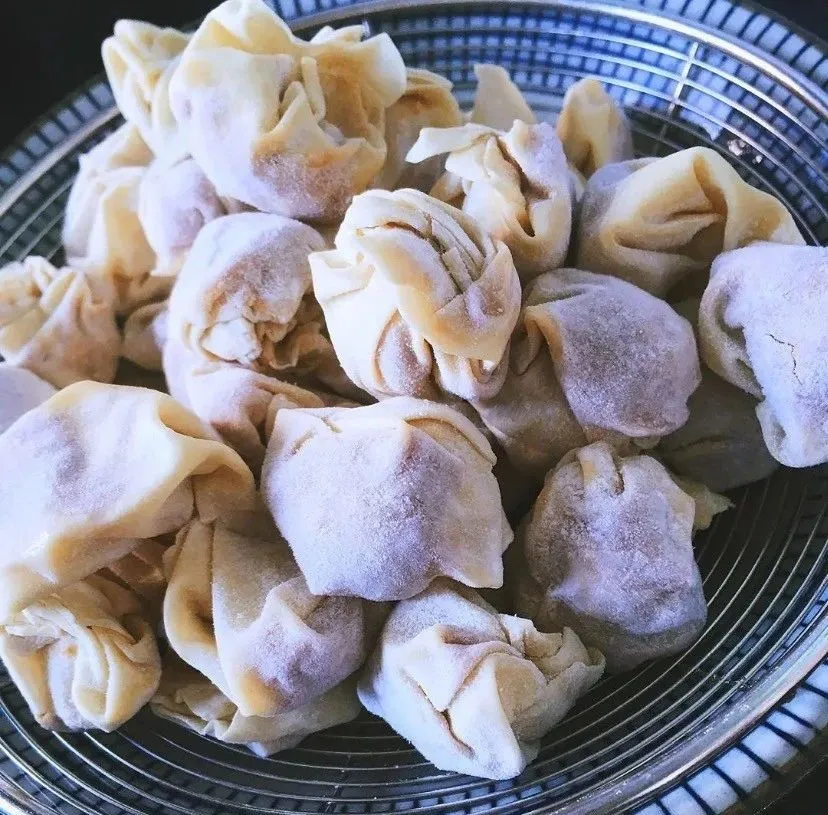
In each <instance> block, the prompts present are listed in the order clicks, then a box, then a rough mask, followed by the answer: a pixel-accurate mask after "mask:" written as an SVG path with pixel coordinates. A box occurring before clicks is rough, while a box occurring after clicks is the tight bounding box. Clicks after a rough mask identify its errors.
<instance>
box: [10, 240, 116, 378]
mask: <svg viewBox="0 0 828 815" xmlns="http://www.w3.org/2000/svg"><path fill="white" fill-rule="evenodd" d="M120 348H121V336H120V334H119V332H118V326H117V324H116V322H115V312H114V308H113V301H112V290H111V288H110V287H109V286H108V284H107V283H106V281H104V280H101V279H100V278H98V277H96V276H95V275H90V274H87V273H86V272H83V271H81V270H79V269H73V268H69V267H64V268H62V269H56V268H55V267H54V266H52V264H51V263H49V261H48V260H46V259H45V258H42V257H37V256H35V255H32V256H31V257H28V258H26V259H25V260H24V261H22V262H20V263H11V264H9V265H8V266H5V267H4V268H2V269H0V355H2V356H3V358H4V359H6V360H7V361H8V362H10V363H12V364H13V365H17V366H19V367H21V368H27V369H28V370H30V371H31V372H32V373H35V374H37V375H38V376H39V377H40V378H41V379H45V380H46V381H47V382H48V383H50V384H51V385H54V386H55V387H57V388H62V387H64V386H65V385H69V384H71V383H72V382H77V381H78V380H81V379H94V380H96V381H99V382H111V381H112V380H113V378H114V377H115V370H116V368H117V366H118V354H119V352H120Z"/></svg>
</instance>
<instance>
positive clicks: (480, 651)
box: [358, 580, 604, 779]
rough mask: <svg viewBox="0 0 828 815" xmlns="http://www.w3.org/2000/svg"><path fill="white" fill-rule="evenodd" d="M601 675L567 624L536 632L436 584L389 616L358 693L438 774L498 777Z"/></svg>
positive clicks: (514, 770)
mask: <svg viewBox="0 0 828 815" xmlns="http://www.w3.org/2000/svg"><path fill="white" fill-rule="evenodd" d="M603 672H604V658H603V656H602V655H601V654H600V653H599V652H598V651H596V650H595V649H591V648H590V649H588V648H585V647H584V645H583V643H582V642H581V640H580V639H579V638H578V636H577V635H576V634H575V633H574V632H573V631H572V630H570V629H569V628H564V629H563V633H561V634H557V633H556V634H543V633H541V632H540V631H538V630H537V629H536V628H535V626H534V625H532V623H531V622H529V621H528V620H524V619H521V618H520V617H512V616H509V615H507V614H498V613H497V612H496V611H495V609H494V608H492V607H491V606H490V605H489V604H488V603H486V602H485V601H484V600H483V599H482V598H481V597H480V595H479V594H478V593H477V592H476V591H473V590H472V589H469V588H466V587H465V586H461V585H459V584H456V583H452V582H451V581H449V580H437V581H435V582H434V583H433V584H432V585H431V586H430V587H429V588H428V589H426V590H425V591H424V592H423V593H422V594H420V595H418V596H417V597H413V598H411V599H410V600H403V601H402V602H401V603H399V604H398V605H397V606H396V607H395V608H394V610H393V611H392V612H391V615H390V617H389V618H388V621H387V622H386V624H385V628H384V629H383V632H382V634H381V636H380V642H379V645H378V646H377V649H376V651H375V652H374V654H373V656H372V657H371V659H370V660H369V661H368V664H367V665H366V667H365V672H364V674H363V675H362V677H361V679H360V681H359V686H358V690H359V698H360V700H361V701H362V704H364V705H365V707H367V708H368V710H370V711H371V712H372V713H374V714H376V715H378V716H382V717H383V718H384V719H385V720H386V721H387V722H388V723H389V724H390V725H391V727H393V728H394V729H395V730H396V731H397V732H398V733H399V734H400V735H401V736H403V737H404V738H405V739H407V740H408V741H410V742H411V743H412V744H413V745H414V746H415V747H416V748H417V749H418V750H419V751H420V752H421V753H422V754H423V755H424V756H425V757H426V758H427V759H428V760H429V761H431V762H432V763H433V764H434V765H435V766H436V767H437V768H439V769H441V770H448V771H452V772H458V773H468V774H469V775H476V776H482V777H484V778H491V779H503V778H513V777H514V776H516V775H519V774H520V773H521V772H522V771H523V769H524V768H525V767H526V765H527V764H528V763H529V762H530V761H532V760H533V759H534V758H535V757H536V756H537V754H538V750H539V748H540V740H541V738H543V736H545V735H546V734H547V733H548V732H549V731H550V730H552V728H553V727H554V726H555V725H556V724H557V723H558V722H559V721H560V720H561V719H562V718H563V717H564V716H565V715H566V714H567V712H568V711H569V709H570V708H571V707H572V706H573V705H574V704H575V701H576V700H577V699H578V697H579V696H581V695H582V694H583V693H584V692H586V691H587V690H588V689H589V688H590V687H591V686H592V685H594V684H595V683H596V682H597V681H598V679H600V677H601V674H602V673H603Z"/></svg>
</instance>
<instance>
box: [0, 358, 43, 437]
mask: <svg viewBox="0 0 828 815" xmlns="http://www.w3.org/2000/svg"><path fill="white" fill-rule="evenodd" d="M55 393H56V391H55V388H54V387H52V386H51V385H50V384H49V383H48V382H44V381H43V380H42V379H41V378H40V377H39V376H35V374H33V373H32V372H31V371H29V370H27V369H26V368H18V367H17V366H15V365H9V364H7V363H0V434H2V433H3V432H4V431H5V430H7V429H8V428H9V427H11V426H12V425H13V424H14V423H15V422H16V421H17V420H18V419H19V418H20V417H21V416H22V415H23V414H24V413H27V412H28V411H30V410H31V409H32V408H36V407H37V406H38V405H40V404H42V403H43V402H45V401H46V400H47V399H48V398H49V397H51V396H54V395H55Z"/></svg>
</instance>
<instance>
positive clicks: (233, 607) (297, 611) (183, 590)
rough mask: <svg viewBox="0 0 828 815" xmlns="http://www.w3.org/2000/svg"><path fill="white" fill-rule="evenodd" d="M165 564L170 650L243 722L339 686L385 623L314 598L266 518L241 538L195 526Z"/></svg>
mask: <svg viewBox="0 0 828 815" xmlns="http://www.w3.org/2000/svg"><path fill="white" fill-rule="evenodd" d="M164 562H165V571H166V574H167V578H168V580H169V587H168V588H167V592H166V595H165V597H164V630H165V633H166V636H167V639H168V641H169V643H170V646H171V647H172V649H173V650H174V651H175V652H176V654H177V655H178V656H179V657H180V658H181V659H183V660H184V661H185V662H187V663H188V664H190V665H192V666H193V667H194V668H196V669H197V670H199V671H200V672H201V673H202V674H204V675H205V676H207V677H208V678H209V679H210V681H211V682H212V683H213V684H214V685H215V686H216V687H217V688H218V689H219V690H220V691H221V692H222V693H223V694H224V695H225V696H227V697H228V698H229V699H230V701H232V702H233V704H234V705H236V706H237V707H238V709H239V712H240V713H241V714H242V715H245V716H272V715H274V714H276V713H279V712H283V711H288V710H292V709H295V708H297V707H300V706H302V705H305V704H308V703H309V702H311V701H312V700H313V699H315V698H316V697H318V696H319V695H320V694H322V693H325V692H326V691H328V690H330V689H331V688H333V687H334V686H336V685H338V684H339V683H340V682H342V681H343V680H344V679H345V678H347V677H348V676H350V675H351V674H352V673H353V672H354V671H355V670H356V669H357V668H358V667H359V666H360V665H361V664H362V663H363V662H364V660H365V658H366V656H367V655H368V652H369V650H370V649H371V648H372V647H373V641H374V638H375V636H376V634H377V632H378V631H379V627H380V625H381V623H382V619H383V616H384V611H385V610H384V609H383V608H382V607H381V606H375V605H374V604H372V603H369V602H367V601H364V600H360V599H358V598H354V597H323V596H315V595H313V594H311V593H310V591H309V590H308V586H307V584H306V582H305V579H304V578H303V577H302V574H301V572H300V571H299V568H298V567H297V565H296V562H295V561H294V559H293V557H292V556H291V554H290V550H289V549H288V546H287V544H286V543H285V542H284V540H283V539H282V537H281V536H280V535H279V533H278V532H277V531H276V529H275V528H274V527H273V523H272V521H271V520H270V519H269V518H268V519H266V520H265V519H262V523H261V528H260V529H255V530H254V529H252V528H251V530H250V531H249V532H245V533H244V534H239V533H234V532H231V531H229V530H227V529H225V528H224V527H223V526H222V525H221V523H216V524H204V523H201V522H198V521H194V522H193V523H191V524H190V525H189V526H187V527H185V528H184V529H183V530H182V531H181V532H180V533H179V535H178V537H177V539H176V543H175V546H174V547H173V548H172V549H170V550H168V551H167V553H166V555H165V561H164Z"/></svg>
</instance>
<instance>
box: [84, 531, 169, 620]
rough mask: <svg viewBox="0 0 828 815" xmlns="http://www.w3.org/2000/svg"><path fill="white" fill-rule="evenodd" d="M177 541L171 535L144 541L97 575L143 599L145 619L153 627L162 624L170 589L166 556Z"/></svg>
mask: <svg viewBox="0 0 828 815" xmlns="http://www.w3.org/2000/svg"><path fill="white" fill-rule="evenodd" d="M174 540H175V536H174V535H172V534H170V535H162V536H160V537H158V538H153V539H150V540H144V541H141V543H139V544H138V545H137V546H136V547H135V548H134V549H133V550H132V551H131V552H130V553H129V554H127V555H124V556H123V557H122V558H119V559H118V560H116V561H115V562H114V563H110V564H109V566H107V567H106V568H105V569H101V570H100V571H99V572H98V575H100V576H103V577H107V578H109V579H111V580H114V581H115V582H116V583H118V584H119V585H121V586H124V587H126V588H128V589H129V590H130V591H131V592H133V593H134V594H135V595H136V596H137V597H138V598H140V600H141V604H142V608H143V611H144V616H145V617H146V618H147V619H148V620H149V621H150V622H151V623H152V624H153V626H157V625H158V624H159V623H160V622H161V612H162V604H163V601H164V593H165V592H166V590H167V578H166V575H165V574H164V553H165V552H166V551H167V549H168V548H169V547H170V546H172V544H173V543H174Z"/></svg>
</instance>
